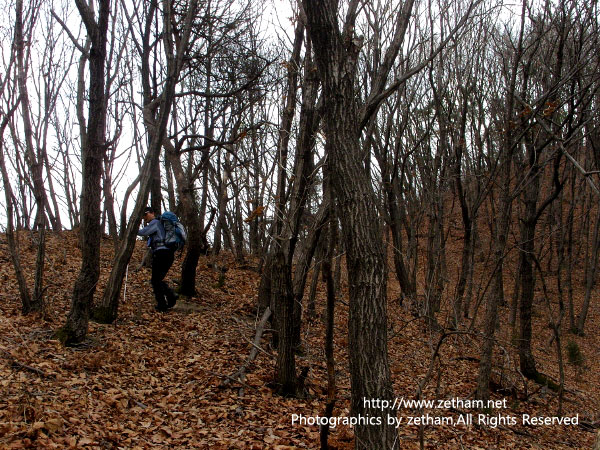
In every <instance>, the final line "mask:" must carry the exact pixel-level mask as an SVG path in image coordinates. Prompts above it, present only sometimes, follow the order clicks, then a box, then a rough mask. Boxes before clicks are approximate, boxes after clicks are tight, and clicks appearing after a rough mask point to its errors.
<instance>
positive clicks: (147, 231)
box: [137, 219, 159, 236]
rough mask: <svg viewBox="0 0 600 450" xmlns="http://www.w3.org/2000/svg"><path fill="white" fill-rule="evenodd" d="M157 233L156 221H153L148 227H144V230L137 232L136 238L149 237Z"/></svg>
mask: <svg viewBox="0 0 600 450" xmlns="http://www.w3.org/2000/svg"><path fill="white" fill-rule="evenodd" d="M158 231H159V230H158V220H157V219H154V220H153V221H152V222H150V223H149V224H148V225H146V226H145V227H144V228H142V229H141V230H140V231H138V232H137V234H138V236H150V235H151V234H154V233H156V232H158Z"/></svg>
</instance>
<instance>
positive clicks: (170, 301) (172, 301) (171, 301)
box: [167, 294, 179, 309]
mask: <svg viewBox="0 0 600 450" xmlns="http://www.w3.org/2000/svg"><path fill="white" fill-rule="evenodd" d="M178 298H179V295H178V294H174V295H173V297H171V298H170V299H168V300H167V308H168V309H171V308H172V307H173V306H175V303H177V299H178Z"/></svg>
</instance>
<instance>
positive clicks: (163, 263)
mask: <svg viewBox="0 0 600 450" xmlns="http://www.w3.org/2000/svg"><path fill="white" fill-rule="evenodd" d="M159 218H160V216H159V217H156V213H155V211H154V209H152V207H150V206H148V207H147V208H145V209H144V223H145V224H146V226H145V227H144V228H142V229H141V230H139V231H138V233H137V234H138V236H148V246H149V247H151V248H152V289H153V290H154V297H155V298H156V310H157V311H161V312H164V311H167V310H169V309H170V308H172V307H173V306H175V303H176V302H177V297H178V295H177V294H175V292H173V290H172V289H171V288H170V287H169V285H168V284H167V283H166V282H165V281H164V278H165V276H166V275H167V272H168V271H169V269H170V268H171V265H173V260H174V259H175V250H172V249H170V248H168V247H167V246H166V245H165V229H164V227H163V225H162V223H161V222H160V220H159Z"/></svg>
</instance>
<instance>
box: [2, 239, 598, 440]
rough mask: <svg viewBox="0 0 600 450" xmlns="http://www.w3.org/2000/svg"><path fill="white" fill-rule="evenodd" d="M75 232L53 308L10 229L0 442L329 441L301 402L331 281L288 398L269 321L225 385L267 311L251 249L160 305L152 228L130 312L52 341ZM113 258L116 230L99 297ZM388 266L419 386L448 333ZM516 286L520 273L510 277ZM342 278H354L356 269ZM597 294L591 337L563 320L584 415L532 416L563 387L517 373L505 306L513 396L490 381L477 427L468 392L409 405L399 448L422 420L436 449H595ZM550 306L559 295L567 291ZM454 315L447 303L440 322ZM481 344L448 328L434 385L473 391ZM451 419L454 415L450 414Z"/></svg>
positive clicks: (400, 390) (393, 324) (56, 267)
mask: <svg viewBox="0 0 600 450" xmlns="http://www.w3.org/2000/svg"><path fill="white" fill-rule="evenodd" d="M32 236H33V235H31V234H29V233H21V235H20V247H21V258H22V263H23V265H24V267H25V268H26V269H27V273H28V276H29V279H30V280H32V279H33V268H34V264H35V252H36V248H35V244H34V243H33V240H32ZM76 241H77V239H76V236H75V235H74V234H72V233H70V232H63V233H60V234H50V235H49V237H48V247H47V264H46V272H45V275H46V287H47V289H46V291H45V302H46V305H45V310H44V312H43V313H42V314H33V315H29V316H22V315H21V313H20V303H19V296H18V292H17V287H16V282H15V277H14V271H13V267H12V263H11V260H10V257H9V254H8V249H7V243H6V238H5V236H4V235H0V262H1V263H2V264H0V281H1V283H2V285H3V289H2V291H1V292H0V448H61V449H62V448H99V449H113V448H114V449H116V448H127V449H136V448H142V449H144V448H151V447H152V448H182V449H184V448H201V449H204V448H206V449H208V448H210V449H267V448H268V449H292V448H319V429H318V426H316V425H304V424H303V425H298V424H292V415H293V414H297V415H303V416H305V417H314V416H320V415H322V414H323V412H324V408H325V398H326V393H327V381H326V380H327V377H326V366H325V358H324V324H323V310H324V286H322V285H319V287H318V291H317V308H316V310H317V317H316V318H315V319H313V320H310V321H309V320H305V322H304V323H303V345H304V354H303V355H302V356H300V357H299V358H298V366H299V367H300V368H303V367H308V368H309V371H308V376H307V380H306V389H307V395H306V397H305V398H301V399H298V398H282V397H279V396H277V395H275V394H274V392H273V390H272V389H271V388H270V387H269V382H270V381H271V380H272V378H273V371H274V366H275V361H274V358H273V354H274V351H273V349H272V348H271V347H270V345H269V342H268V341H269V339H268V334H266V335H265V338H263V340H262V343H261V346H260V347H261V351H259V353H258V357H257V358H256V360H255V361H254V363H253V364H251V365H250V367H249V369H248V374H247V379H246V381H245V384H244V386H243V387H244V392H243V396H240V395H239V388H240V387H241V385H240V383H238V382H236V383H231V384H230V385H229V386H223V385H224V382H225V381H226V380H228V378H227V377H228V376H229V375H230V374H232V373H234V372H236V371H237V370H238V369H239V367H240V366H241V365H242V364H243V363H244V362H245V361H246V359H247V357H248V354H249V352H250V349H251V347H252V340H253V338H254V334H255V327H256V324H257V322H258V320H259V318H258V317H256V315H255V303H256V293H257V289H258V283H259V275H258V273H257V272H256V271H255V270H252V268H248V267H249V266H252V267H255V266H256V262H255V261H249V264H248V266H237V265H236V264H235V262H234V261H233V259H232V258H231V257H229V256H228V255H221V256H219V258H221V259H220V264H221V265H222V264H226V265H227V267H228V270H227V272H226V273H225V277H224V280H221V282H220V280H219V275H218V273H216V272H215V271H214V270H213V269H211V268H210V267H209V263H210V261H209V260H208V259H206V258H202V259H201V260H200V264H199V270H198V277H197V289H198V296H197V297H196V298H193V299H186V300H185V301H183V300H182V301H180V302H179V303H178V304H177V306H176V307H175V308H174V310H173V311H171V312H168V313H157V312H155V311H154V300H153V295H152V289H151V287H150V284H149V278H150V273H149V271H148V269H141V270H138V271H136V270H135V269H134V267H136V266H138V265H139V263H140V261H141V259H142V256H143V252H144V244H143V242H141V241H140V242H139V243H138V245H137V247H136V250H135V254H134V256H133V258H132V261H131V264H130V267H129V273H128V280H127V291H126V298H125V300H124V301H123V302H122V304H121V306H120V311H119V319H118V320H117V321H116V322H115V323H114V324H111V325H100V324H96V323H93V322H92V323H90V329H89V340H88V341H87V342H86V343H85V345H82V346H80V347H76V348H65V347H63V346H62V345H61V344H60V343H59V342H58V341H57V340H56V339H55V338H54V332H55V330H56V329H57V328H59V327H60V326H61V325H62V324H63V323H64V321H65V316H66V313H67V311H68V308H69V302H70V296H71V292H72V286H73V282H74V279H75V277H76V276H77V273H78V270H79V267H80V264H81V256H80V251H79V250H78V249H77V245H76ZM459 250H460V247H457V248H456V249H455V251H459ZM453 251H454V250H452V249H450V253H449V258H448V261H449V262H448V271H449V273H456V270H457V267H456V266H455V265H454V264H456V262H455V261H460V258H459V257H457V256H456V255H453V253H452V252H453ZM112 255H113V246H112V242H111V241H110V240H108V239H106V240H104V241H103V244H102V263H101V265H102V272H101V279H100V282H99V285H98V290H97V296H98V295H99V294H98V293H100V294H101V292H102V290H103V287H104V284H105V282H106V279H107V277H108V275H109V272H110V266H111V260H112ZM181 261H182V259H181V258H180V259H176V261H175V264H174V267H173V269H172V270H171V271H170V273H169V275H168V277H167V279H168V280H169V281H170V282H171V283H174V281H175V279H176V278H177V276H178V267H179V266H180V264H181ZM389 279H390V288H389V327H390V330H389V354H390V365H391V371H392V379H393V382H394V389H395V395H396V396H397V397H399V398H400V397H404V398H405V399H415V398H416V393H417V385H418V383H419V382H420V381H421V380H423V379H424V377H425V376H426V374H427V371H428V369H429V367H430V364H431V357H432V354H433V351H434V349H435V347H436V345H437V344H438V341H439V339H440V334H439V333H435V332H430V331H428V330H427V328H426V327H425V324H424V323H423V321H422V320H420V319H417V318H415V317H414V316H413V315H412V314H411V312H410V311H408V310H407V309H406V308H405V307H402V306H401V305H399V302H398V300H397V299H398V297H399V290H398V287H397V284H396V283H395V279H394V275H393V273H390V277H389ZM507 284H512V279H511V281H510V282H508V283H507ZM30 285H31V286H32V285H33V281H31V283H30ZM581 286H582V284H581V283H579V284H578V287H577V291H576V293H575V298H576V305H579V303H580V302H581V297H582V291H583V288H582V287H581ZM342 287H343V288H344V289H345V282H344V277H342ZM344 292H345V290H344ZM596 297H597V294H596V293H595V294H594V298H593V304H592V307H591V310H590V314H589V319H588V322H587V324H586V327H587V328H586V332H587V333H586V336H584V337H576V336H573V335H569V334H567V333H565V334H564V335H563V339H562V346H563V349H564V350H563V354H564V356H563V357H564V360H565V379H566V382H565V395H564V402H563V414H564V416H567V417H578V420H579V425H557V424H554V425H529V424H526V423H525V424H524V423H523V414H529V415H531V416H546V417H552V416H556V415H557V409H558V398H557V395H556V394H555V393H553V392H552V391H551V390H549V389H547V388H545V387H540V386H538V385H536V384H535V383H532V382H525V381H524V380H523V379H522V378H521V377H520V376H519V375H518V372H517V371H516V370H515V368H516V367H518V359H517V355H516V351H515V348H514V345H512V344H511V339H510V338H509V337H507V336H506V333H505V331H506V328H508V327H507V326H506V325H505V324H506V323H507V315H508V308H506V307H504V308H502V319H501V321H502V323H503V328H502V330H503V331H502V332H501V333H500V336H499V343H500V344H501V345H500V346H498V347H499V348H498V351H497V358H496V360H495V365H494V370H495V372H494V381H495V383H496V384H497V385H502V386H504V387H505V388H507V389H508V390H507V391H506V393H505V394H504V395H500V394H498V393H495V394H493V398H494V399H495V400H499V401H500V402H501V403H502V405H501V406H502V407H500V408H496V409H494V410H493V411H488V413H489V415H486V416H485V417H486V418H487V419H488V423H487V424H483V423H474V424H472V425H463V424H460V423H457V422H458V420H459V417H460V416H461V415H462V416H463V417H468V416H467V415H468V414H469V413H470V414H473V415H474V422H477V419H478V413H479V412H478V411H477V410H475V409H471V408H468V407H467V406H468V405H465V404H461V403H456V402H455V403H454V404H444V405H442V407H439V408H438V407H434V408H425V409H424V410H422V411H418V410H417V409H411V408H401V409H400V410H399V411H398V417H403V423H402V424H401V425H400V426H399V428H398V436H399V437H398V438H399V446H398V448H400V449H418V448H419V434H420V433H422V439H423V445H424V448H428V449H488V448H490V449H491V448H498V449H505V448H506V449H508V448H510V449H513V448H514V449H567V448H570V449H583V448H590V447H591V445H592V443H593V442H594V439H595V436H596V431H597V430H594V429H589V428H588V427H587V426H586V425H590V424H591V425H592V428H593V426H594V425H595V426H597V424H598V422H599V420H600V363H599V361H600V341H599V340H598V338H597V336H598V335H599V334H600V305H599V304H598V303H599V302H598V299H597V298H596ZM341 299H342V301H340V302H338V303H337V305H336V319H335V320H336V323H335V358H336V382H337V393H336V398H337V402H336V408H335V411H334V416H349V415H350V411H349V399H350V387H349V384H350V379H349V373H348V360H347V306H346V303H347V296H346V295H342V296H341ZM578 302H579V303H578ZM551 306H552V308H555V309H556V308H557V305H556V303H555V302H553V303H552V305H551ZM535 308H536V315H535V317H534V336H535V341H534V355H535V357H536V361H537V364H538V369H539V370H540V371H542V372H544V373H545V374H547V375H549V376H551V377H553V378H554V379H558V368H557V367H558V365H557V356H556V351H555V346H554V345H553V344H550V343H549V341H550V337H551V330H550V329H549V328H548V327H547V323H548V319H547V308H546V305H545V303H544V302H539V303H536V305H535ZM480 309H481V311H483V307H481V308H480ZM481 315H482V312H480V313H479V316H481ZM444 320H445V318H444V317H443V314H440V323H442V324H443V323H444ZM466 325H468V323H467V324H466ZM569 342H574V343H577V345H578V346H579V349H580V350H581V352H582V353H583V356H584V360H583V362H581V363H579V364H571V363H569V362H568V358H567V350H566V348H567V345H568V344H569ZM480 345H481V340H480V338H478V337H477V336H475V335H473V334H469V333H465V334H454V335H451V336H447V337H446V338H445V339H444V341H443V343H442V345H441V346H440V354H439V356H440V358H439V360H437V361H436V362H435V364H434V366H433V368H434V370H433V372H432V374H433V376H432V378H431V380H430V382H429V383H428V384H427V386H426V387H425V389H424V392H423V395H422V398H423V399H426V400H436V401H437V400H452V399H457V400H458V401H462V400H467V399H472V398H473V397H472V395H473V392H474V389H475V383H476V377H477V371H478V358H479V351H480ZM571 346H573V344H571ZM509 390H511V391H512V392H511V393H508V391H509ZM435 406H438V405H437V404H436V405H435ZM504 406H506V407H504ZM422 415H429V417H430V418H431V419H430V420H438V421H441V420H445V421H446V423H444V424H437V425H436V424H433V425H427V426H424V427H420V426H418V425H416V424H414V423H413V424H408V423H407V421H408V420H409V417H420V416H422ZM436 417H437V419H435V418H436ZM498 417H502V418H503V419H501V420H500V423H499V424H496V425H497V426H495V425H494V423H493V421H494V418H498ZM490 418H491V419H490ZM511 418H512V419H511ZM451 420H452V421H454V422H455V423H454V424H451V423H449V421H451ZM513 420H514V421H515V422H516V423H514V424H513V423H512V422H511V421H513ZM330 446H331V447H330V448H332V449H350V448H353V432H352V429H351V428H349V427H348V426H344V425H340V426H338V427H336V428H335V429H333V430H332V432H331V435H330ZM374 450H378V449H374Z"/></svg>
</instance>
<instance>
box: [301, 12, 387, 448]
mask: <svg viewBox="0 0 600 450" xmlns="http://www.w3.org/2000/svg"><path fill="white" fill-rule="evenodd" d="M303 6H304V10H305V12H306V15H307V17H308V30H309V34H310V37H311V41H312V43H313V45H314V52H315V56H316V62H317V67H318V69H319V73H320V76H321V82H322V85H323V96H324V100H325V101H324V105H325V106H324V113H323V118H324V125H325V134H326V153H327V157H328V161H327V164H328V166H329V170H330V171H331V173H332V185H333V191H334V195H335V197H336V199H337V201H338V206H339V217H340V219H341V222H342V235H343V240H344V243H345V246H346V262H347V269H348V280H349V281H348V283H349V294H350V308H349V318H348V334H349V341H348V347H349V352H350V355H349V360H350V378H351V388H352V398H351V407H352V415H354V416H359V415H360V416H363V417H364V416H367V415H368V416H369V417H370V418H371V419H375V420H374V422H377V423H373V424H372V425H366V426H365V425H363V426H361V425H359V426H357V427H356V428H355V448H358V449H375V448H377V449H391V448H392V447H393V445H394V442H395V438H396V431H395V428H394V427H393V426H390V425H388V424H387V416H388V413H389V411H387V410H383V409H377V408H373V407H372V405H370V404H366V403H365V402H364V399H382V400H383V399H391V398H392V397H393V388H392V384H391V379H390V370H389V363H388V352H387V291H386V286H387V283H386V282H387V274H386V266H385V255H384V249H383V243H382V238H383V234H382V230H381V225H380V221H379V218H378V215H377V209H376V204H377V199H376V198H375V194H374V192H373V189H372V185H371V179H370V174H368V173H367V172H366V170H365V166H364V157H365V155H364V154H363V152H362V148H361V145H360V139H359V138H360V127H359V124H360V120H359V115H358V105H357V104H356V97H357V95H356V92H355V90H354V87H355V86H354V82H355V75H356V73H355V71H356V61H357V58H358V50H359V48H358V47H357V46H356V44H355V42H354V41H353V36H351V35H348V36H346V37H345V38H344V37H343V36H342V35H341V34H340V31H339V25H338V23H337V11H336V8H335V5H334V3H333V2H327V1H304V2H303ZM347 25H348V26H350V27H351V25H352V24H347Z"/></svg>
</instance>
